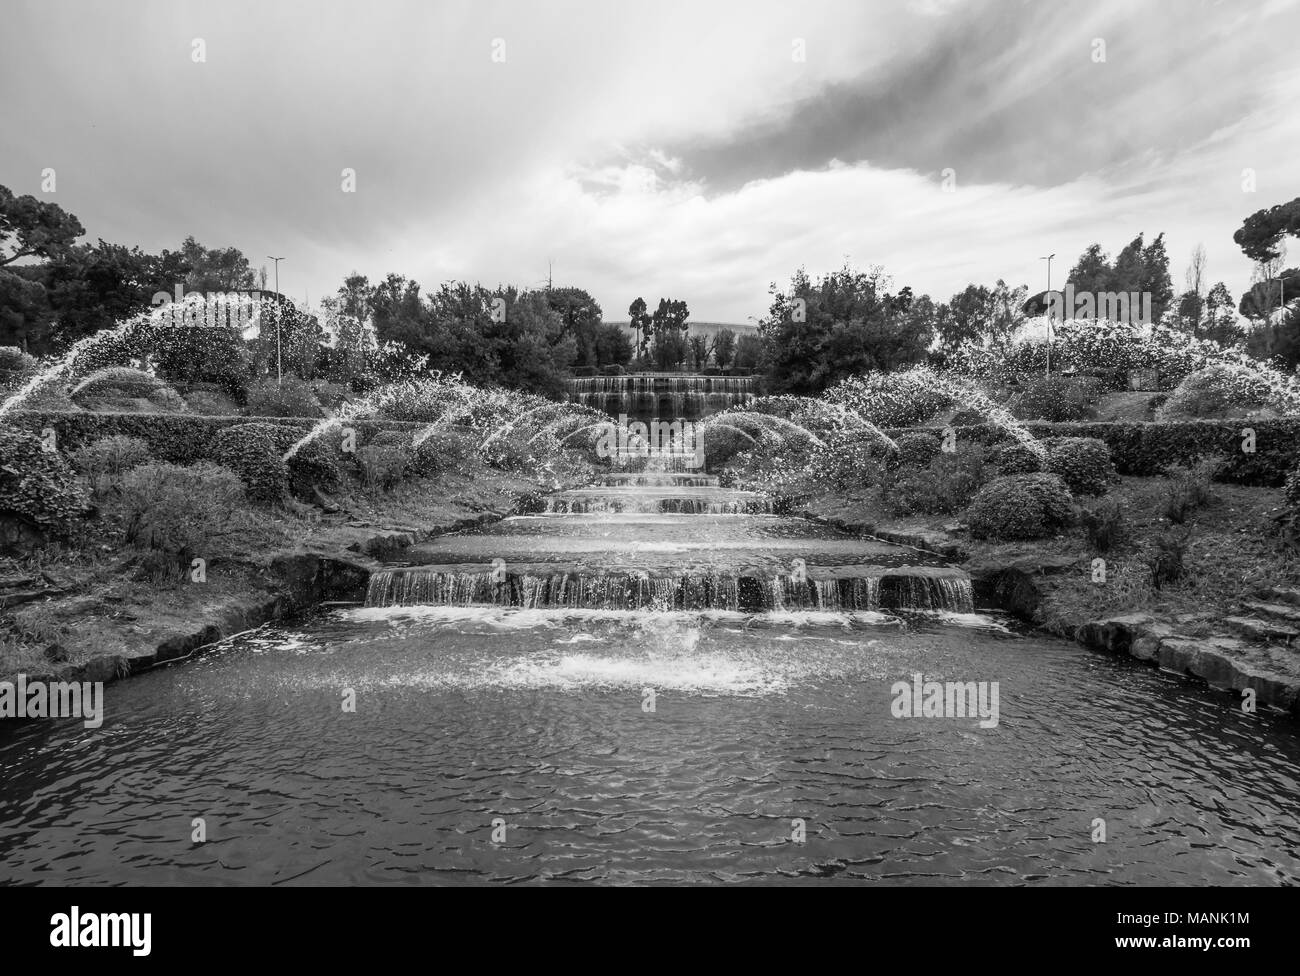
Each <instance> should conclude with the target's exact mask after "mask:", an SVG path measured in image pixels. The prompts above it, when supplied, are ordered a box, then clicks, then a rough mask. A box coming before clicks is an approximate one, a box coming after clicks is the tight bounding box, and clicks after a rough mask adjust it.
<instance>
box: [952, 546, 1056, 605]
mask: <svg viewBox="0 0 1300 976" xmlns="http://www.w3.org/2000/svg"><path fill="white" fill-rule="evenodd" d="M1078 566H1079V560H1078V559H1076V558H1074V557H1072V556H1035V555H1022V556H1014V555H1013V556H1011V557H1010V558H1001V559H983V560H979V561H977V562H973V563H967V564H966V565H965V566H964V567H963V568H964V569H965V570H966V571H967V572H968V573H969V574H970V577H971V582H972V584H973V586H974V589H975V603H976V606H989V605H993V606H999V607H1001V608H1002V609H1004V610H1008V611H1010V612H1011V613H1014V614H1015V615H1016V616H1018V617H1020V618H1021V619H1022V620H1029V621H1033V619H1034V614H1035V612H1036V611H1037V610H1038V604H1039V603H1041V602H1042V599H1043V587H1042V585H1041V584H1042V581H1043V579H1044V578H1045V577H1047V576H1053V575H1056V574H1058V573H1064V572H1070V571H1075V570H1077V569H1078Z"/></svg>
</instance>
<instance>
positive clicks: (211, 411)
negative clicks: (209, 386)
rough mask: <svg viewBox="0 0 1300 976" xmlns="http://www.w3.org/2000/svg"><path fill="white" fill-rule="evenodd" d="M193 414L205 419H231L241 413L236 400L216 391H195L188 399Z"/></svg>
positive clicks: (187, 402)
mask: <svg viewBox="0 0 1300 976" xmlns="http://www.w3.org/2000/svg"><path fill="white" fill-rule="evenodd" d="M185 402H186V404H188V406H189V408H190V412H191V413H195V414H199V415H201V416H204V417H231V416H234V415H235V414H237V413H239V405H238V404H236V403H235V401H234V400H232V399H230V397H228V396H226V395H225V394H224V393H219V392H217V391H216V390H193V391H191V392H190V393H189V394H188V395H187V396H186V397H185Z"/></svg>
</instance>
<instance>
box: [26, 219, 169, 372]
mask: <svg viewBox="0 0 1300 976" xmlns="http://www.w3.org/2000/svg"><path fill="white" fill-rule="evenodd" d="M173 269H174V263H173V262H169V261H168V260H166V253H165V252H164V256H163V257H157V256H155V255H152V254H146V253H145V252H143V251H141V250H140V249H139V248H138V247H133V248H128V247H125V246H123V245H121V244H109V243H108V242H107V241H104V240H102V239H101V240H100V241H99V242H98V243H97V244H95V245H94V246H91V245H89V244H78V245H75V246H73V247H70V248H67V249H66V250H65V251H64V252H63V253H62V254H61V255H60V256H59V257H58V258H57V259H55V260H52V261H50V262H48V263H47V264H45V265H44V266H43V269H42V270H43V284H44V285H45V291H46V295H47V296H48V300H49V304H50V309H51V311H52V312H53V315H54V319H55V323H56V324H55V328H54V330H53V333H52V335H51V336H50V337H49V341H50V346H51V347H53V346H59V345H66V344H68V343H71V342H75V341H76V340H77V339H80V338H82V337H83V336H88V335H91V334H93V333H95V332H99V331H100V330H102V329H109V328H112V327H113V326H115V325H116V324H117V323H119V322H120V321H122V320H123V319H126V318H129V317H130V316H132V315H135V314H137V313H138V312H142V311H144V310H145V309H147V308H149V307H150V304H151V301H152V298H153V296H154V295H155V294H156V293H157V292H160V291H166V292H168V293H169V294H170V293H171V289H170V288H168V286H167V276H168V274H169V273H173Z"/></svg>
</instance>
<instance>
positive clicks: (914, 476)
mask: <svg viewBox="0 0 1300 976" xmlns="http://www.w3.org/2000/svg"><path fill="white" fill-rule="evenodd" d="M984 481H985V466H984V452H983V450H982V449H981V448H980V447H979V446H978V445H976V444H961V445H958V447H957V450H956V451H954V452H952V453H945V452H942V451H941V452H940V453H939V454H937V455H936V456H935V457H934V459H933V460H931V462H930V463H929V464H928V465H926V466H925V467H924V468H901V469H899V471H898V473H897V474H896V475H895V476H894V478H893V480H892V481H891V482H890V483H889V485H888V489H887V490H888V494H887V497H888V499H889V502H890V504H891V506H893V507H894V508H895V509H896V510H898V511H900V512H904V513H910V512H921V513H924V514H927V515H949V514H952V513H954V512H960V511H961V510H962V509H963V508H965V507H966V506H967V505H968V504H970V501H971V499H972V498H974V497H975V493H976V492H977V491H979V489H980V486H981V485H982V484H983V483H984Z"/></svg>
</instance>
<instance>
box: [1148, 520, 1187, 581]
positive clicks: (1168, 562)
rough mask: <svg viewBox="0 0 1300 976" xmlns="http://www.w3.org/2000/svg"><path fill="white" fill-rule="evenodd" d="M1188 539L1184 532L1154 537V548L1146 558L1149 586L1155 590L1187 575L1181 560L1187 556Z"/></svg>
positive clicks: (1185, 567) (1167, 533)
mask: <svg viewBox="0 0 1300 976" xmlns="http://www.w3.org/2000/svg"><path fill="white" fill-rule="evenodd" d="M1188 538H1189V536H1188V534H1187V533H1186V532H1184V533H1183V534H1181V535H1175V534H1174V533H1172V532H1166V533H1164V534H1162V535H1159V536H1157V537H1156V540H1155V547H1154V548H1153V549H1152V550H1151V552H1150V553H1149V554H1148V556H1147V566H1148V567H1149V568H1150V570H1151V585H1152V586H1154V587H1155V588H1156V589H1157V590H1158V589H1161V588H1162V587H1164V586H1166V585H1168V584H1169V583H1177V582H1178V581H1179V580H1180V579H1182V578H1183V577H1184V576H1186V575H1187V566H1186V564H1185V563H1184V561H1183V560H1184V559H1185V558H1186V556H1187V542H1188Z"/></svg>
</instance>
